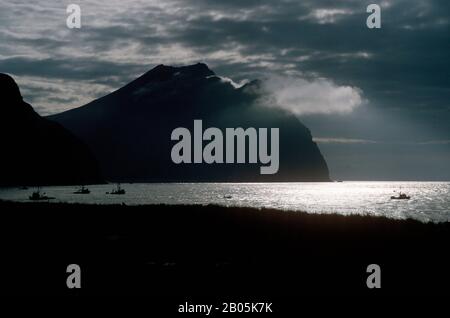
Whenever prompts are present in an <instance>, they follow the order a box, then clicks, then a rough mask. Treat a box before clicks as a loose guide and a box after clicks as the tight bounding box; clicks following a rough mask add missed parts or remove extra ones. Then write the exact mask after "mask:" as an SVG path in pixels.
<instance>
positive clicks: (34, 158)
mask: <svg viewBox="0 0 450 318" xmlns="http://www.w3.org/2000/svg"><path fill="white" fill-rule="evenodd" d="M0 112H1V116H0V133H1V136H2V141H1V146H0V147H1V156H0V175H1V178H0V185H1V186H13V185H68V184H90V183H101V182H103V180H102V177H101V174H100V169H99V167H98V163H97V161H96V160H95V158H94V156H93V154H92V153H91V152H90V150H89V148H88V146H87V145H86V144H84V143H83V142H82V141H81V140H79V139H78V138H77V137H75V136H74V135H73V134H72V133H70V132H69V131H68V130H66V129H65V128H64V127H62V126H61V125H60V124H58V123H55V122H52V121H50V120H47V119H45V118H42V117H40V116H39V115H38V114H37V113H36V112H35V111H34V110H33V108H32V107H31V106H30V105H29V104H27V103H26V102H24V101H23V99H22V95H21V93H20V90H19V87H18V86H17V84H16V82H15V81H14V79H13V78H12V77H10V76H9V75H6V74H1V73H0Z"/></svg>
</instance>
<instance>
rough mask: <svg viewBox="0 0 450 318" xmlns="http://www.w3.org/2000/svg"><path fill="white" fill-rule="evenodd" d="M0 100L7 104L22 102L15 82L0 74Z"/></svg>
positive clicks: (9, 77)
mask: <svg viewBox="0 0 450 318" xmlns="http://www.w3.org/2000/svg"><path fill="white" fill-rule="evenodd" d="M0 98H1V99H2V100H3V101H5V102H6V103H7V104H9V103H17V102H21V101H22V95H21V94H20V89H19V86H18V85H17V84H16V81H14V79H13V78H12V77H11V76H9V75H7V74H3V73H0Z"/></svg>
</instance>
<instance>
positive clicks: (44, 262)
mask: <svg viewBox="0 0 450 318" xmlns="http://www.w3.org/2000/svg"><path fill="white" fill-rule="evenodd" d="M0 208H1V210H2V211H3V213H2V215H3V220H4V221H5V222H6V223H5V224H8V229H7V231H6V232H4V233H8V234H7V235H8V237H9V240H8V241H9V243H10V244H7V245H8V247H7V249H6V257H5V258H4V259H5V260H7V261H6V263H7V264H9V265H10V266H11V268H10V270H9V272H8V273H9V275H7V276H8V277H9V278H11V279H12V280H13V281H14V284H15V286H16V287H17V288H20V289H21V290H29V289H30V288H31V289H33V288H36V289H37V290H39V293H40V294H41V293H42V292H43V291H49V292H50V293H55V294H58V295H61V294H65V293H68V294H71V293H74V291H72V290H68V289H67V288H66V285H65V281H66V277H67V274H66V272H65V270H66V267H67V265H69V264H73V263H75V264H79V265H80V266H81V268H82V271H83V280H82V282H83V283H82V284H83V288H82V289H81V290H80V295H94V296H95V297H97V296H99V295H102V296H104V295H113V296H114V297H119V298H121V297H126V296H128V297H129V296H130V295H132V297H133V299H134V297H138V295H140V296H142V295H145V297H146V298H147V300H148V301H150V303H151V304H153V305H155V306H156V305H158V304H159V305H161V304H165V303H164V301H166V302H170V304H171V305H170V306H174V305H175V304H176V303H177V302H180V301H184V300H185V299H186V298H185V297H186V296H187V295H190V296H193V297H197V298H194V299H200V300H202V301H205V298H204V297H222V298H220V299H221V300H225V299H228V298H224V297H232V296H239V297H240V298H238V299H241V301H242V299H246V298H245V297H250V296H251V297H253V298H252V299H254V298H255V297H256V298H258V297H259V298H258V299H259V300H261V301H262V299H268V300H271V301H275V300H279V299H283V300H285V299H287V298H286V297H290V298H289V299H291V298H292V297H304V296H301V295H304V294H307V295H321V296H320V297H324V296H323V295H324V293H333V295H334V297H336V295H341V296H342V295H346V293H348V292H350V293H355V292H356V293H360V292H362V295H366V293H370V292H374V290H369V289H367V287H366V279H367V276H368V275H369V274H367V273H366V268H367V266H368V265H369V264H373V263H375V264H379V265H380V266H381V269H382V289H381V290H380V291H381V292H384V293H388V294H389V295H390V296H395V295H398V294H400V295H405V293H407V294H408V295H409V294H412V295H414V296H418V295H424V294H427V295H430V294H433V293H436V294H439V293H440V292H439V290H440V288H445V287H446V286H448V283H449V277H448V273H447V271H448V268H449V260H448V257H447V243H448V238H449V233H450V223H448V222H447V223H439V224H433V223H429V224H424V223H421V222H418V221H414V220H393V219H387V218H384V217H369V216H358V215H353V216H342V215H335V214H331V215H318V214H307V213H299V212H284V211H277V210H269V209H263V210H258V209H252V208H227V207H219V206H169V205H149V206H124V205H114V206H106V205H80V204H58V203H12V202H1V201H0ZM30 266H31V267H32V270H33V275H32V276H33V280H32V281H33V283H32V284H31V287H30V280H29V279H30V278H29V275H27V274H26V273H28V274H29V273H30V272H29V271H30ZM440 295H445V294H440ZM202 297H203V298H202ZM264 297H267V298H264ZM234 299H235V300H236V298H234ZM289 304H291V303H289ZM289 304H288V305H289ZM161 306H162V305H161ZM285 306H287V305H286V304H285ZM285 308H286V307H285Z"/></svg>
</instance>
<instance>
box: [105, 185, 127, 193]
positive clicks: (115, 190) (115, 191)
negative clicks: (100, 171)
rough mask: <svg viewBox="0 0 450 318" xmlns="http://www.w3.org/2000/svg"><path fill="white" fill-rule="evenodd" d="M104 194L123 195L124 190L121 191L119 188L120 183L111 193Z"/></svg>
mask: <svg viewBox="0 0 450 318" xmlns="http://www.w3.org/2000/svg"><path fill="white" fill-rule="evenodd" d="M106 194H116V195H117V194H125V189H122V187H121V186H120V183H118V184H117V186H116V188H115V189H113V190H112V191H111V192H109V193H108V192H106Z"/></svg>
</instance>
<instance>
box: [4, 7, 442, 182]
mask: <svg viewBox="0 0 450 318" xmlns="http://www.w3.org/2000/svg"><path fill="white" fill-rule="evenodd" d="M70 3H77V4H79V5H80V6H81V8H82V14H83V16H82V28H81V29H80V30H70V29H68V28H67V27H66V17H67V14H66V7H67V5H68V4H70ZM369 3H379V4H380V5H381V7H382V28H381V29H380V30H369V29H368V28H367V27H366V18H367V16H368V14H367V13H366V7H367V5H368V4H369ZM449 16H450V2H449V1H446V0H418V1H409V0H383V1H360V0H347V1H327V0H314V1H313V0H306V1H294V0H279V1H271V0H226V1H225V0H224V1H213V0H164V1H157V0H145V1H144V0H121V1H119V0H108V1H106V0H101V1H90V0H79V1H76V0H70V1H56V0H50V1H44V0H34V1H30V0H14V1H10V0H0V27H1V28H0V72H6V73H9V74H11V75H13V76H14V77H15V78H16V79H17V81H18V82H19V85H20V86H21V88H22V93H23V95H24V97H25V98H26V100H27V101H29V102H30V103H32V104H33V106H35V108H36V109H37V110H38V111H39V112H40V113H41V114H50V113H55V112H60V111H62V110H66V109H69V108H72V107H77V106H80V105H83V104H85V103H87V102H89V101H91V100H92V99H94V98H97V97H100V96H102V95H103V94H107V93H109V92H111V91H112V90H115V89H117V88H119V87H120V86H122V85H123V84H125V83H127V82H128V81H130V80H132V79H134V78H135V77H137V76H138V75H140V74H142V73H144V72H146V71H148V70H149V69H151V68H152V67H154V66H155V65H157V64H168V65H181V64H190V63H195V62H205V63H207V64H208V65H209V66H210V68H211V69H213V70H214V71H215V72H216V73H217V74H218V75H222V76H226V77H229V78H232V79H233V80H234V81H235V82H240V81H242V80H245V79H250V80H251V79H255V78H268V79H270V81H269V82H266V88H267V89H268V90H269V91H272V92H276V93H277V95H274V96H272V101H274V102H275V104H274V105H278V106H280V107H282V108H284V109H288V110H290V111H293V112H294V113H296V114H298V115H299V116H301V119H302V120H303V121H304V122H305V123H306V124H307V125H308V126H309V127H310V128H311V130H312V132H313V135H314V136H315V137H317V138H319V139H318V140H322V141H323V140H328V142H327V143H324V145H325V146H324V148H323V149H324V151H325V152H327V151H331V152H330V153H326V155H327V156H335V152H333V151H334V150H332V149H331V148H330V149H328V148H327V146H326V145H329V144H331V141H333V140H335V141H339V142H337V143H338V144H339V145H340V146H342V145H343V144H344V145H345V143H344V142H342V141H343V140H346V139H348V140H349V144H351V145H352V147H356V146H360V147H363V146H364V147H374V146H373V145H374V144H373V143H354V142H351V141H352V140H370V141H375V142H377V145H379V143H378V142H381V144H382V143H383V142H384V141H386V140H388V139H395V141H396V142H397V141H399V142H402V141H404V142H409V143H411V142H416V143H417V145H418V146H420V145H422V146H424V145H425V144H426V143H427V142H429V141H437V142H439V141H445V140H448V136H450V127H449V125H448V124H447V123H448V122H449V121H450V104H449V101H450V76H449V74H450V61H449V59H448V56H450V41H449V39H450V31H449V30H450V20H449ZM296 100H301V101H302V103H301V104H300V103H297V102H296ZM437 145H439V147H440V148H439V151H440V153H443V154H444V155H441V156H440V157H439V158H441V159H442V160H444V159H448V158H450V156H449V155H448V153H449V152H450V151H449V145H448V143H437V144H435V146H437ZM340 149H342V147H341V148H340ZM352 149H353V148H352ZM359 149H360V150H358V151H365V150H361V149H362V148H359ZM349 151H350V150H349ZM352 151H353V150H352ZM433 154H434V152H433ZM424 156H425V155H424ZM442 156H443V157H442ZM355 160H357V159H355ZM386 160H388V159H386ZM328 161H330V160H328ZM350 164H351V163H350ZM332 170H333V169H332ZM344 170H345V169H344ZM335 171H336V170H335ZM445 173H447V172H445ZM447 175H448V177H449V178H450V173H448V174H447ZM357 177H358V176H356V177H355V178H357Z"/></svg>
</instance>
